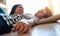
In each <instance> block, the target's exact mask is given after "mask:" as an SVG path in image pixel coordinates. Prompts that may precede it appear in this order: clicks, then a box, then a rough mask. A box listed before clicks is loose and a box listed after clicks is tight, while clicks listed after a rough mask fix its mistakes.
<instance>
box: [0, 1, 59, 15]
mask: <svg viewBox="0 0 60 36" xmlns="http://www.w3.org/2000/svg"><path fill="white" fill-rule="evenodd" d="M15 4H22V5H23V7H24V12H25V13H31V14H34V13H35V12H37V11H38V10H40V9H43V8H44V7H46V6H47V7H49V8H50V9H51V10H52V13H53V15H56V14H60V7H59V6H60V0H0V7H3V9H4V10H5V11H6V13H7V14H9V13H10V11H11V8H12V6H13V5H15Z"/></svg>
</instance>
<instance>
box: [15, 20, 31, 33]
mask: <svg viewBox="0 0 60 36" xmlns="http://www.w3.org/2000/svg"><path fill="white" fill-rule="evenodd" d="M30 29H31V26H30V25H27V24H26V23H24V22H22V21H19V22H17V23H16V24H15V26H14V30H15V31H17V32H19V33H26V32H28V31H29V30H30Z"/></svg>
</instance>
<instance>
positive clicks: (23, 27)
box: [14, 5, 46, 33]
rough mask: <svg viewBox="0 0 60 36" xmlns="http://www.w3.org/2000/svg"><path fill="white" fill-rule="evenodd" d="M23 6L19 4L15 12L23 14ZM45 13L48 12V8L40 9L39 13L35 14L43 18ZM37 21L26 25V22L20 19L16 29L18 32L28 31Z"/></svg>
mask: <svg viewBox="0 0 60 36" xmlns="http://www.w3.org/2000/svg"><path fill="white" fill-rule="evenodd" d="M23 10H24V9H23V7H22V6H20V5H19V6H18V7H17V8H16V10H15V13H14V14H20V15H23V13H24V12H23ZM44 14H46V10H45V9H42V10H39V11H38V12H37V13H35V16H37V17H39V18H41V19H42V18H43V16H44ZM34 25H35V23H30V24H29V25H26V24H25V23H23V22H21V21H19V22H17V23H16V24H15V26H14V30H15V31H17V32H18V33H26V32H28V31H29V30H30V29H31V27H32V26H34Z"/></svg>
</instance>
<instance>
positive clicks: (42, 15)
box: [35, 9, 47, 18]
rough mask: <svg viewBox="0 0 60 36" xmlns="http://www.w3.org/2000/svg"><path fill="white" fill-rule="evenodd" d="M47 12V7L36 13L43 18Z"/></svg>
mask: <svg viewBox="0 0 60 36" xmlns="http://www.w3.org/2000/svg"><path fill="white" fill-rule="evenodd" d="M46 13H47V12H46V9H42V10H39V11H38V12H37V13H35V16H37V17H39V18H43V17H44V15H45V14H46Z"/></svg>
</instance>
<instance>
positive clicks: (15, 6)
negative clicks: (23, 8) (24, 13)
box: [10, 4, 21, 15]
mask: <svg viewBox="0 0 60 36" xmlns="http://www.w3.org/2000/svg"><path fill="white" fill-rule="evenodd" d="M19 5H21V4H16V5H14V6H13V7H12V9H11V12H10V15H13V14H14V13H15V10H16V8H17V7H18V6H19Z"/></svg>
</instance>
